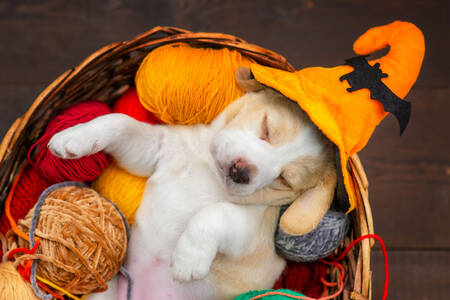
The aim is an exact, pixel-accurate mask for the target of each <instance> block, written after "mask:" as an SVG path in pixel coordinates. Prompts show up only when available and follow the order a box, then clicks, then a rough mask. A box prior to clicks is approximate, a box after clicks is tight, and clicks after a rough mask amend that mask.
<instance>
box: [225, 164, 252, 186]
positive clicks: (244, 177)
mask: <svg viewBox="0 0 450 300" xmlns="http://www.w3.org/2000/svg"><path fill="white" fill-rule="evenodd" d="M228 173H229V176H230V178H231V180H233V182H235V183H239V184H248V183H249V181H250V176H249V168H248V165H247V163H246V162H245V161H243V160H241V159H237V160H236V161H235V162H234V164H232V165H231V167H230V170H229V172H228Z"/></svg>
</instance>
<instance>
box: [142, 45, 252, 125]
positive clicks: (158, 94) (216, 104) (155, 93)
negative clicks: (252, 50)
mask: <svg viewBox="0 0 450 300" xmlns="http://www.w3.org/2000/svg"><path fill="white" fill-rule="evenodd" d="M251 62H252V61H251V60H250V59H249V58H246V57H244V56H242V55H241V54H240V53H239V52H238V51H236V50H230V49H227V48H223V49H211V48H195V47H191V46H189V45H188V44H186V43H175V44H169V45H166V46H161V47H158V48H156V49H155V50H153V51H151V52H150V53H149V54H148V55H147V56H146V57H145V59H144V60H143V62H142V63H141V65H140V66H139V69H138V71H137V73H136V77H135V83H136V88H137V92H138V95H139V99H140V101H141V103H142V105H143V106H144V107H145V108H146V109H147V110H149V111H151V112H152V113H154V114H155V115H156V116H157V117H158V118H159V119H160V120H161V121H163V122H164V123H168V124H196V123H210V122H211V121H212V120H213V119H214V118H215V117H216V116H217V115H218V114H219V113H220V112H221V111H222V110H223V109H224V108H225V107H227V105H228V104H230V103H231V102H232V101H234V100H236V99H237V98H239V97H241V96H242V95H243V93H244V91H243V90H242V89H241V88H240V87H239V86H238V85H237V82H236V79H235V73H236V70H237V69H238V67H241V66H247V67H248V66H250V64H251Z"/></svg>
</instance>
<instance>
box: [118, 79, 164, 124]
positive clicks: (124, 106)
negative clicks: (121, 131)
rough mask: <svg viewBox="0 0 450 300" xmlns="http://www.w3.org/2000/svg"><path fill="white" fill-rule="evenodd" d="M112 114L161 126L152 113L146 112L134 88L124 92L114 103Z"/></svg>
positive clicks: (160, 122)
mask: <svg viewBox="0 0 450 300" xmlns="http://www.w3.org/2000/svg"><path fill="white" fill-rule="evenodd" d="M113 112H115V113H122V114H126V115H129V116H130V117H133V118H135V119H136V120H138V121H141V122H147V123H150V124H163V122H162V121H161V120H159V119H158V118H157V117H156V116H155V115H154V114H153V113H151V112H150V111H148V110H146V109H145V108H144V107H143V106H142V104H141V102H140V101H139V97H138V94H137V91H136V88H134V87H132V88H130V89H129V90H128V91H126V92H125V93H124V94H123V95H122V96H120V98H119V99H117V101H116V102H115V103H114V106H113Z"/></svg>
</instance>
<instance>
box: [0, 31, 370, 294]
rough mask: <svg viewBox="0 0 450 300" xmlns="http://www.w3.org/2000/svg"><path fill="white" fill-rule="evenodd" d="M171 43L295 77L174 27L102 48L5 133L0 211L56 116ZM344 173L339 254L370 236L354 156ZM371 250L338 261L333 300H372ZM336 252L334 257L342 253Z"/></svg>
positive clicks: (249, 50)
mask: <svg viewBox="0 0 450 300" xmlns="http://www.w3.org/2000/svg"><path fill="white" fill-rule="evenodd" d="M174 42H187V43H190V44H191V45H195V46H199V47H202V46H205V47H228V48H230V49H235V50H238V51H239V52H241V54H242V55H244V56H247V57H250V58H252V59H253V60H254V61H255V62H257V63H259V64H262V65H265V66H270V67H274V68H278V69H282V70H286V71H291V72H292V71H295V69H294V68H293V67H292V66H291V65H290V64H289V63H288V62H287V61H286V59H285V58H284V57H282V56H280V55H278V54H277V53H274V52H272V51H270V50H267V49H264V48H262V47H259V46H256V45H253V44H250V43H247V42H246V41H244V40H242V39H240V38H237V37H234V36H231V35H226V34H220V33H202V32H200V33H193V32H190V31H187V30H183V29H179V28H174V27H155V28H153V29H151V30H149V31H147V32H145V33H143V34H140V35H138V36H136V37H135V38H134V39H131V40H129V41H124V42H119V43H114V44H111V45H107V46H105V47H103V48H101V49H100V50H98V51H96V52H94V53H93V54H91V55H90V56H89V57H87V58H86V59H85V60H84V61H83V62H82V63H81V64H80V65H78V66H77V67H75V68H72V69H70V70H67V71H66V72H64V73H63V74H62V75H60V76H59V77H58V78H57V79H56V80H55V81H54V82H52V83H51V84H50V85H49V86H48V87H47V88H46V89H45V90H44V91H43V92H42V93H41V94H40V95H39V96H38V97H37V99H36V100H35V101H34V103H33V104H32V105H31V107H30V108H29V109H28V111H27V112H26V113H25V114H24V115H23V116H22V117H20V118H18V119H17V120H16V121H15V122H14V123H13V125H12V126H11V128H10V129H9V130H8V132H7V133H6V135H5V137H4V139H3V141H2V143H1V145H0V191H1V193H0V207H1V208H2V209H3V205H4V202H5V199H6V197H7V195H8V192H9V190H10V187H11V184H12V182H13V180H14V178H15V176H16V175H17V173H18V171H19V169H20V167H21V166H22V165H23V163H25V161H26V160H27V152H28V149H29V148H30V147H31V145H33V144H34V143H35V142H36V141H37V139H38V138H39V136H40V135H41V134H42V132H43V130H44V129H45V126H46V125H47V123H48V122H49V121H50V120H51V119H52V118H53V117H54V116H55V115H56V114H57V113H58V112H59V111H61V110H62V109H64V108H65V107H67V106H69V105H71V104H74V103H77V102H81V101H84V100H87V99H98V100H101V101H105V102H110V101H111V100H113V99H115V98H117V97H118V96H119V95H121V94H122V93H123V92H125V91H126V90H127V89H128V88H129V87H130V85H133V83H134V76H135V73H136V71H137V69H138V67H139V65H140V63H141V61H142V60H143V59H144V57H145V56H146V55H147V53H148V52H150V51H151V50H152V49H154V48H156V47H159V46H161V45H165V44H169V43H174ZM348 167H349V169H350V171H351V174H352V178H353V180H354V183H355V186H356V187H357V189H358V190H359V192H357V198H358V203H357V208H356V209H355V210H354V211H353V212H352V213H351V217H352V221H353V222H352V228H351V230H350V231H349V233H348V235H347V237H346V238H345V241H344V244H343V245H342V248H345V247H346V246H347V245H349V244H350V243H351V242H352V241H353V240H354V239H356V238H358V237H360V236H361V235H365V234H369V233H373V221H372V213H371V209H370V205H369V200H368V181H367V178H366V175H365V173H364V169H363V167H362V165H361V162H360V161H359V158H358V157H357V156H356V155H354V156H353V157H351V159H350V161H349V165H348ZM2 209H1V210H0V213H1V212H2ZM371 246H372V245H371V242H370V241H369V240H363V241H362V242H361V244H360V246H359V247H357V248H354V249H353V250H352V251H350V252H349V254H348V256H347V258H346V259H345V260H344V261H343V266H344V268H345V270H346V274H347V277H346V281H345V286H344V293H342V294H341V295H340V296H339V298H338V299H371V298H372V292H371V291H372V287H371V277H372V273H371V270H370V248H371ZM342 248H341V249H338V251H339V250H341V251H342ZM331 276H332V277H334V278H332V280H335V281H336V280H337V273H335V272H334V273H333V274H331Z"/></svg>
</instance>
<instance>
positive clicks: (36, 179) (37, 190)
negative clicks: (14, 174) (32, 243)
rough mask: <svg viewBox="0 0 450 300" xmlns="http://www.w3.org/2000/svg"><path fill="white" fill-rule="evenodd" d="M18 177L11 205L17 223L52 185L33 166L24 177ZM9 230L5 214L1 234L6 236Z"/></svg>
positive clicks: (1, 220) (26, 171) (0, 222)
mask: <svg viewBox="0 0 450 300" xmlns="http://www.w3.org/2000/svg"><path fill="white" fill-rule="evenodd" d="M18 177H19V181H18V183H17V186H16V188H15V191H14V193H13V194H12V199H11V204H10V213H11V217H12V218H13V220H14V221H15V222H16V223H17V221H18V220H19V219H23V218H24V217H25V216H26V215H27V214H28V212H29V211H30V209H31V208H32V207H33V205H34V204H35V203H36V202H37V201H38V200H39V196H40V195H41V194H42V192H43V191H44V190H45V189H46V188H47V187H48V186H50V183H48V182H47V181H46V180H45V179H44V178H43V177H42V176H41V175H40V174H39V172H38V170H37V169H36V168H35V167H33V166H31V165H28V166H26V167H25V169H24V171H23V173H22V175H20V176H19V175H18ZM9 229H11V223H10V222H9V220H8V217H7V216H6V213H5V212H4V213H3V214H2V215H1V217H0V233H2V234H3V235H5V234H6V232H7V231H8V230H9Z"/></svg>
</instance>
